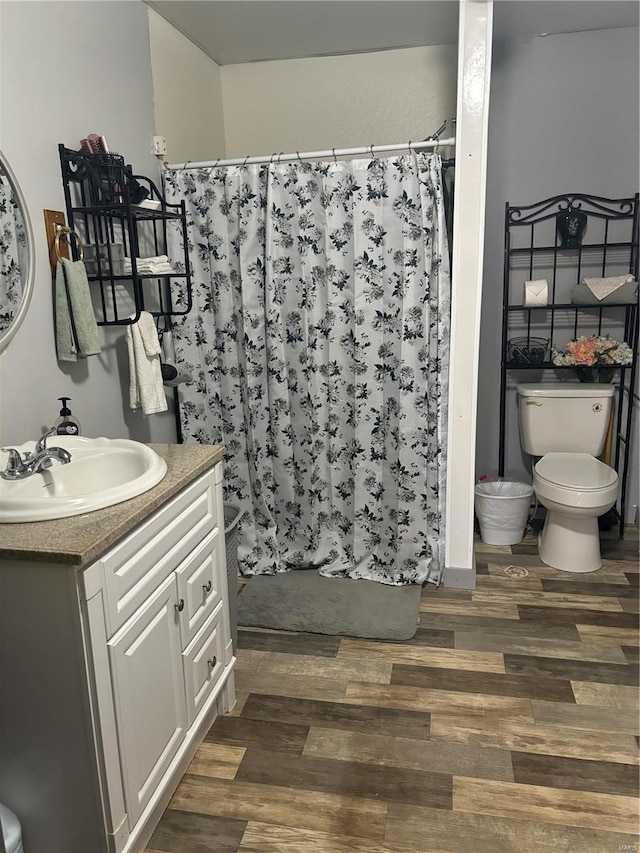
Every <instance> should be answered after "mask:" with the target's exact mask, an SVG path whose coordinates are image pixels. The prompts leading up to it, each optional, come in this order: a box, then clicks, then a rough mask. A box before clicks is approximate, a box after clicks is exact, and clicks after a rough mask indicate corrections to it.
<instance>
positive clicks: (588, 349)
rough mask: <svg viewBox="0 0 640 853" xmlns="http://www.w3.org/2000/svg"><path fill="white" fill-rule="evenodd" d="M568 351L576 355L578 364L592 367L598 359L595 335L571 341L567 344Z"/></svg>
mask: <svg viewBox="0 0 640 853" xmlns="http://www.w3.org/2000/svg"><path fill="white" fill-rule="evenodd" d="M567 352H568V353H570V354H571V355H572V356H573V357H574V359H575V361H576V364H584V365H586V366H587V367H591V366H592V365H594V364H595V363H596V362H597V360H598V356H597V354H596V342H595V339H594V338H593V337H592V338H587V339H586V340H583V341H570V342H569V343H568V344H567Z"/></svg>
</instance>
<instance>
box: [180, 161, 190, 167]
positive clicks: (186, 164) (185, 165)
mask: <svg viewBox="0 0 640 853" xmlns="http://www.w3.org/2000/svg"><path fill="white" fill-rule="evenodd" d="M189 163H191V160H187V161H186V162H185V164H184V166H183V167H182V168H183V169H186V168H187V166H188V165H189Z"/></svg>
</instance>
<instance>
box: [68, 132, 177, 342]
mask: <svg viewBox="0 0 640 853" xmlns="http://www.w3.org/2000/svg"><path fill="white" fill-rule="evenodd" d="M58 150H59V154H60V167H61V170H62V182H63V187H64V195H65V202H66V207H67V224H68V225H69V227H71V228H72V229H73V230H74V232H75V233H76V234H77V235H78V236H79V238H80V240H81V242H82V244H83V245H84V246H85V247H86V248H85V263H87V260H86V256H87V255H88V253H92V266H91V267H90V268H89V269H88V273H89V275H88V278H89V281H90V282H91V283H92V285H95V291H94V294H93V295H94V308H95V310H96V319H97V321H98V325H99V326H126V325H130V324H132V323H135V322H137V320H138V319H139V317H140V313H141V311H149V312H150V313H151V314H153V316H154V317H156V318H158V319H159V318H163V319H162V321H161V325H162V326H163V327H164V328H169V327H170V326H171V318H172V317H175V316H180V315H183V314H188V313H189V311H190V310H191V304H192V296H191V272H190V266H189V257H188V239H187V224H186V211H185V205H184V202H180V204H170V203H168V202H166V201H165V199H164V198H163V197H162V195H161V194H160V192H159V190H158V188H157V187H156V185H155V184H154V182H153V181H152V180H151V179H149V178H147V177H144V176H143V175H134V174H133V172H132V170H131V167H130V166H128V165H125V163H124V160H123V158H122V157H120V156H119V155H116V154H114V155H93V156H91V155H87V154H85V153H84V152H83V151H73V150H71V149H69V148H66V147H65V146H64V145H59V146H58ZM142 197H146V198H144V200H143V199H142ZM141 201H142V202H143V203H142V205H141V204H140V202H141ZM144 204H147V205H149V206H147V207H145V206H144ZM168 228H177V229H178V230H179V231H180V233H181V238H182V240H181V242H182V246H183V254H182V257H180V258H175V257H174V258H172V261H173V267H174V269H173V271H172V272H171V273H163V274H155V273H148V272H144V273H141V272H139V271H138V261H139V259H140V258H141V257H143V256H147V257H150V256H158V255H165V254H167V233H168ZM73 242H74V246H73V252H74V258H75V259H77V258H78V248H77V245H76V244H75V241H73ZM125 257H128V258H130V259H131V272H130V273H127V272H125V269H124V265H123V264H124V258H125ZM87 265H88V264H87Z"/></svg>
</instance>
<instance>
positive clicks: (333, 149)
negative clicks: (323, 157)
mask: <svg viewBox="0 0 640 853" xmlns="http://www.w3.org/2000/svg"><path fill="white" fill-rule="evenodd" d="M331 151H332V153H333V162H334V163H335V164H336V166H337V165H338V158H337V157H336V149H335V148H332V149H331Z"/></svg>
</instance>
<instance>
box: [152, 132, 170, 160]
mask: <svg viewBox="0 0 640 853" xmlns="http://www.w3.org/2000/svg"><path fill="white" fill-rule="evenodd" d="M151 153H152V154H155V155H156V157H163V156H164V155H165V154H166V153H167V140H166V139H165V138H164V136H154V137H153V149H152V151H151Z"/></svg>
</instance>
